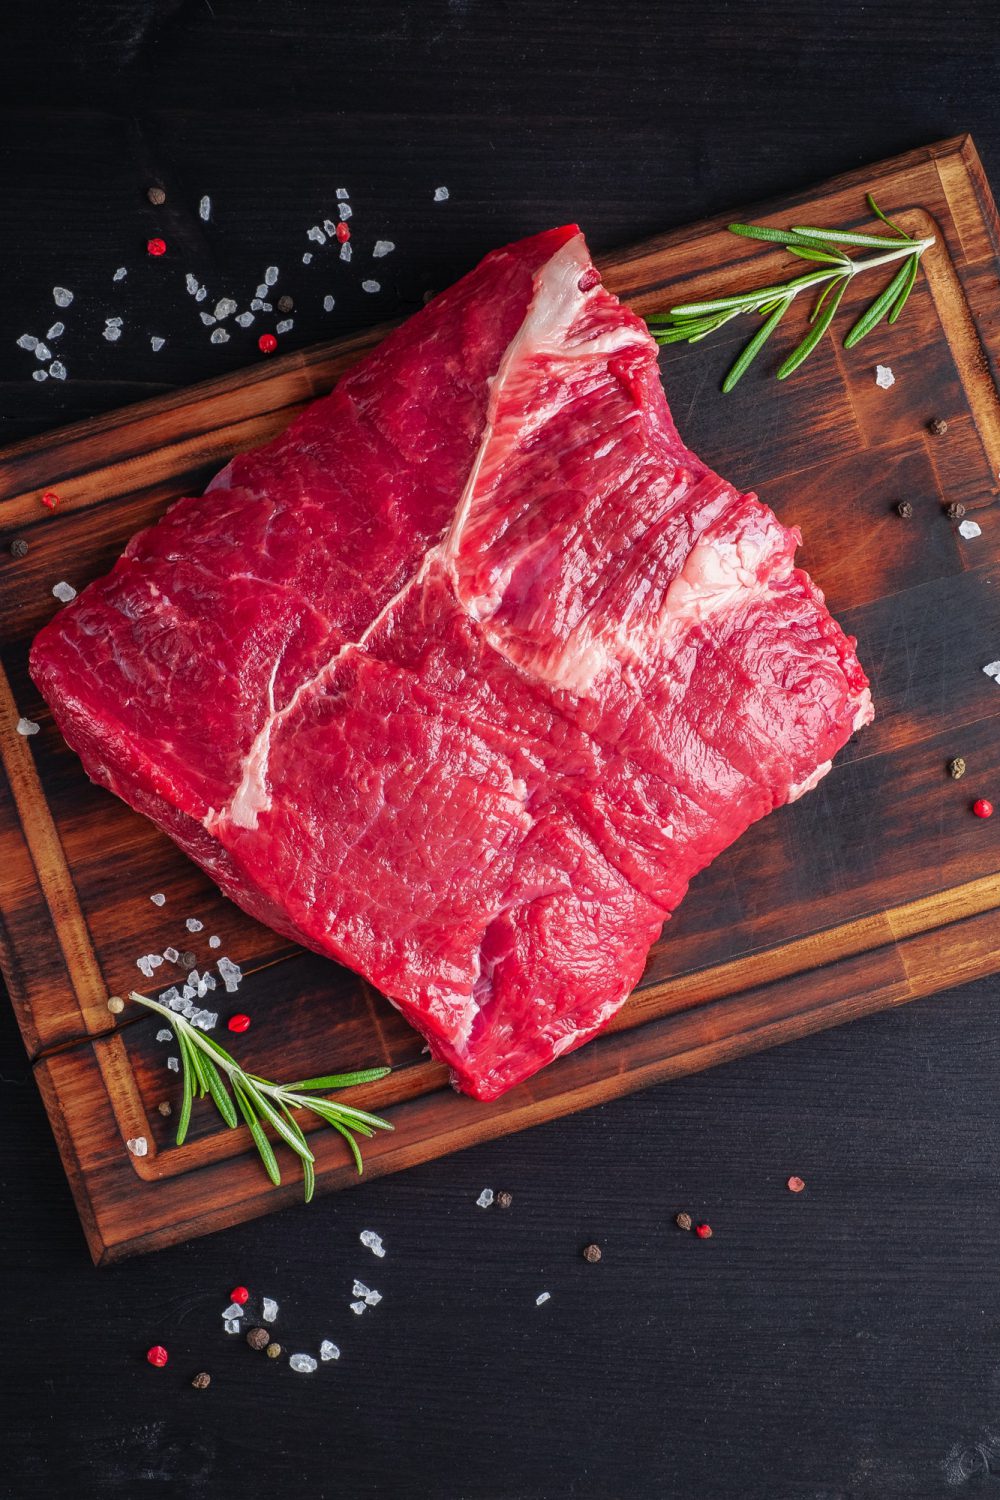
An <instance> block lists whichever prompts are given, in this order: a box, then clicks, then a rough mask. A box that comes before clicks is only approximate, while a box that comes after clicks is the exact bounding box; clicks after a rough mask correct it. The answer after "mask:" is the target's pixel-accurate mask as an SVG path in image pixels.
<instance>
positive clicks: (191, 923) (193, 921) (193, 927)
mask: <svg viewBox="0 0 1000 1500" xmlns="http://www.w3.org/2000/svg"><path fill="white" fill-rule="evenodd" d="M184 926H185V927H186V928H187V930H188V932H201V930H202V928H203V927H204V926H205V924H204V922H199V920H198V918H197V917H188V919H187V921H186V922H185V923H184Z"/></svg>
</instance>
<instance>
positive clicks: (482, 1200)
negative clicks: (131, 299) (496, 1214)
mask: <svg viewBox="0 0 1000 1500" xmlns="http://www.w3.org/2000/svg"><path fill="white" fill-rule="evenodd" d="M492 1202H493V1189H492V1188H483V1190H482V1192H481V1193H480V1194H479V1197H478V1198H477V1199H476V1207H477V1208H489V1206H490V1204H491V1203H492Z"/></svg>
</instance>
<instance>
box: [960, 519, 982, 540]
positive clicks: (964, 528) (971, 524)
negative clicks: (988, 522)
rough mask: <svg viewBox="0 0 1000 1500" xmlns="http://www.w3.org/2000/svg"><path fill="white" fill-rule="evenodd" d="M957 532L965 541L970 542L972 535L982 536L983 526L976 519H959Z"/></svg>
mask: <svg viewBox="0 0 1000 1500" xmlns="http://www.w3.org/2000/svg"><path fill="white" fill-rule="evenodd" d="M958 534H959V536H960V537H962V538H964V540H965V541H967V542H971V541H972V539H973V537H977V536H982V534H983V528H982V527H981V526H980V525H979V524H978V522H976V521H959V523H958Z"/></svg>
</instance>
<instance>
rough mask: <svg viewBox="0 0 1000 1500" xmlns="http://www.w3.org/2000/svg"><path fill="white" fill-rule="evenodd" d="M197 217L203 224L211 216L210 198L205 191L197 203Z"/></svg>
mask: <svg viewBox="0 0 1000 1500" xmlns="http://www.w3.org/2000/svg"><path fill="white" fill-rule="evenodd" d="M198 217H199V219H200V220H201V221H202V223H203V224H207V223H208V221H209V219H210V218H211V217H212V200H211V198H210V197H209V196H208V194H207V193H206V194H205V196H204V198H202V200H201V202H200V203H199V204H198Z"/></svg>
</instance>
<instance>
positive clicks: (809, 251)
mask: <svg viewBox="0 0 1000 1500" xmlns="http://www.w3.org/2000/svg"><path fill="white" fill-rule="evenodd" d="M788 253H789V254H790V255H798V256H800V257H801V258H802V260H822V261H825V262H826V264H827V265H828V266H843V265H850V261H849V260H848V258H847V256H846V255H836V254H831V252H830V251H829V250H821V249H819V248H818V247H817V248H816V249H815V250H814V249H813V248H812V246H811V245H789V246H788Z"/></svg>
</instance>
